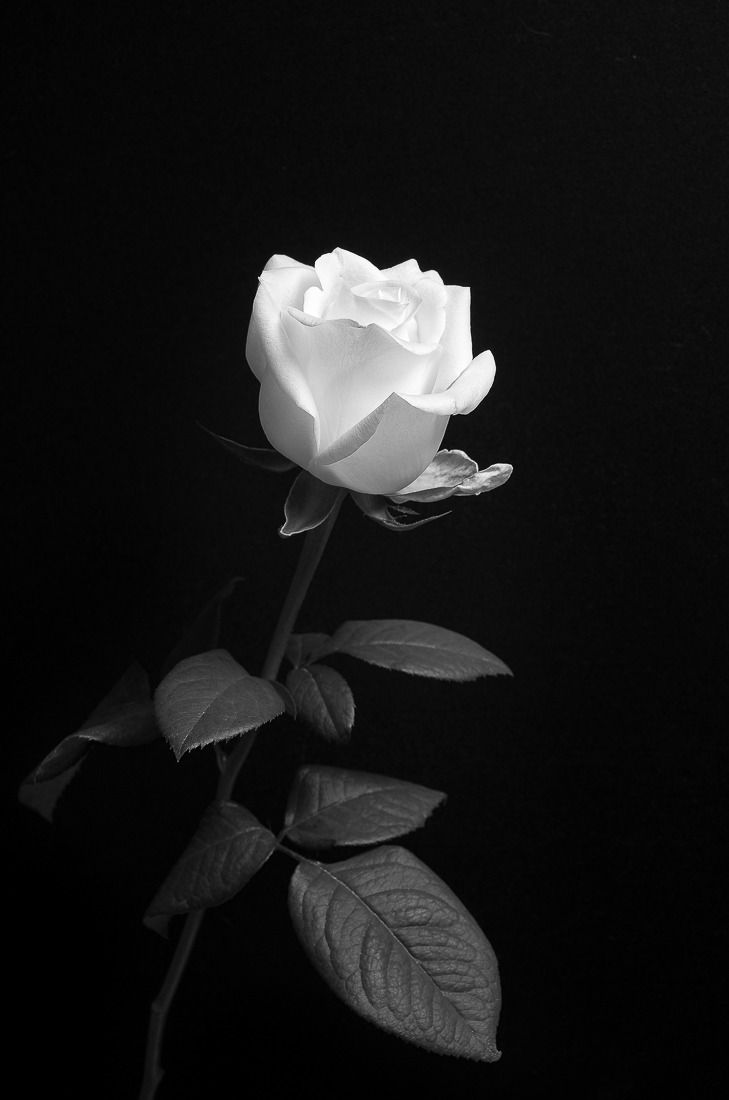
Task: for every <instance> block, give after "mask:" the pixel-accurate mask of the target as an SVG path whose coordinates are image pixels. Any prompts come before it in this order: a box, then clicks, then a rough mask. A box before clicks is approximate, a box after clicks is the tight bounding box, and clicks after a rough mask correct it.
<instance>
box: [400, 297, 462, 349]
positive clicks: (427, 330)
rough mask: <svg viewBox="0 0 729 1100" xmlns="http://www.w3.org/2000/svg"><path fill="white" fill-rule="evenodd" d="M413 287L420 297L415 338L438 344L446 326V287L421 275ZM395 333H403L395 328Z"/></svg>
mask: <svg viewBox="0 0 729 1100" xmlns="http://www.w3.org/2000/svg"><path fill="white" fill-rule="evenodd" d="M413 289H414V290H416V291H417V292H418V294H419V295H420V297H421V299H422V301H421V303H420V306H419V307H418V311H417V313H416V314H415V317H414V321H415V324H416V328H417V336H416V337H415V339H416V340H419V341H420V342H421V343H423V344H438V343H439V342H440V339H441V337H442V336H443V333H444V331H445V327H446V317H447V313H446V303H447V300H448V295H447V293H446V288H445V287H444V286H443V284H442V283H437V282H435V281H434V280H433V279H428V278H425V277H423V278H421V279H418V281H417V282H416V283H414V284H413ZM395 335H396V336H403V335H405V334H404V333H401V332H400V331H399V329H396V330H395ZM469 361H470V360H469Z"/></svg>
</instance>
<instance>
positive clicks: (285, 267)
mask: <svg viewBox="0 0 729 1100" xmlns="http://www.w3.org/2000/svg"><path fill="white" fill-rule="evenodd" d="M258 282H259V287H258V291H257V293H256V297H255V299H254V301H253V312H252V314H251V321H250V324H249V326H248V336H247V339H246V359H247V360H248V363H249V365H250V368H251V370H252V371H253V373H254V374H255V376H256V378H258V380H259V381H260V379H261V378H263V375H264V374H265V372H266V370H267V367H268V358H267V345H266V343H265V340H264V337H263V335H262V331H261V330H262V329H263V330H264V331H266V330H268V331H270V329H271V328H272V327H273V326H274V325H276V324H278V320H279V317H280V315H281V310H282V309H285V308H286V307H287V306H290V305H297V306H302V305H303V304H304V295H305V293H306V290H307V288H308V287H310V286H313V285H318V283H319V280H318V278H317V274H316V271H315V270H314V268H313V267H310V266H309V265H307V264H300V263H299V262H298V261H297V260H292V259H291V257H290V256H271V259H270V260H269V261H268V263H267V264H266V266H265V267H264V269H263V271H262V272H261V275H260V277H259V280H258ZM263 288H265V290H266V291H267V292H268V293H267V294H264V293H263V292H262V291H263Z"/></svg>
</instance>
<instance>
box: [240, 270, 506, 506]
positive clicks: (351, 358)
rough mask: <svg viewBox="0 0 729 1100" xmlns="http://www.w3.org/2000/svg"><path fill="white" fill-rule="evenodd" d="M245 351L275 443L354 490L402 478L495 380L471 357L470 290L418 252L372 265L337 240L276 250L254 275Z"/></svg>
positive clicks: (489, 362) (403, 482) (409, 477)
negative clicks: (312, 253) (315, 254)
mask: <svg viewBox="0 0 729 1100" xmlns="http://www.w3.org/2000/svg"><path fill="white" fill-rule="evenodd" d="M259 284H260V285H259V288H258V292H257V294H256V297H255V301H254V303H253V314H252V317H251V322H250V326H249V329H248V340H247V344H246V357H247V359H248V362H249V363H250V366H251V369H252V370H253V373H254V374H255V375H256V377H257V378H258V380H259V381H260V383H261V392H260V401H259V412H260V418H261V425H262V427H263V430H264V432H265V434H266V436H267V438H268V440H269V442H270V443H271V445H272V446H273V447H275V448H276V450H277V451H280V452H281V454H283V455H286V457H287V458H289V459H291V460H292V461H293V462H295V463H297V465H299V466H301V467H303V469H304V470H307V471H308V472H309V473H310V474H312V475H313V476H314V477H316V478H318V479H319V480H320V481H323V482H326V483H328V484H330V485H336V486H341V487H343V488H345V489H351V490H354V491H355V492H358V493H370V494H389V493H396V492H397V491H398V490H401V489H403V488H404V487H405V486H409V485H410V484H411V483H412V482H413V481H414V480H415V479H416V478H418V477H419V475H420V474H422V473H423V471H424V470H426V468H427V467H428V466H429V464H430V463H431V461H432V460H433V459H434V457H435V455H436V453H437V451H438V448H439V446H440V443H441V440H442V439H443V435H444V433H445V430H446V426H447V424H448V419H449V417H451V416H453V415H454V414H458V413H460V414H464V413H470V412H472V411H473V410H474V409H475V408H476V406H477V405H478V404H479V403H480V402H481V401H482V400H483V398H484V397H485V396H486V394H487V393H488V391H489V390H490V388H491V384H492V382H493V379H494V371H495V364H494V359H493V356H492V355H491V352H489V351H485V352H482V353H481V354H480V355H478V356H476V358H475V359H474V358H473V353H472V351H471V324H470V290H469V288H468V287H462V286H445V285H444V283H443V280H442V279H441V277H440V275H438V273H437V272H435V271H425V272H423V271H421V270H420V268H419V266H418V264H417V263H416V261H415V260H406V261H405V262H404V263H401V264H397V265H396V266H395V267H390V268H386V269H384V270H383V271H379V270H378V269H377V268H376V267H374V265H373V264H371V263H370V262H369V261H368V260H365V259H363V258H362V257H361V256H356V255H355V254H354V253H352V252H346V251H345V250H344V249H342V248H336V249H335V250H334V251H333V252H329V253H327V254H326V255H324V256H320V257H319V259H318V260H317V261H316V263H315V265H314V266H313V267H310V266H309V265H307V264H301V263H298V262H297V261H296V260H292V259H290V258H289V257H288V256H272V257H271V259H270V260H269V261H268V263H267V264H266V267H265V269H264V271H263V272H262V274H261V276H260V279H259Z"/></svg>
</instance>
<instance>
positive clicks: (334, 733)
mask: <svg viewBox="0 0 729 1100" xmlns="http://www.w3.org/2000/svg"><path fill="white" fill-rule="evenodd" d="M286 686H287V688H288V689H289V691H290V692H291V694H292V696H293V697H294V702H295V703H296V711H297V714H298V717H299V718H301V719H302V720H303V721H304V722H306V724H307V725H309V726H311V728H312V729H313V730H315V731H316V732H317V733H319V734H321V736H322V737H324V738H326V740H327V741H348V740H349V735H350V733H351V732H352V726H353V725H354V698H353V697H352V692H351V691H350V688H349V684H348V683H347V681H346V680H345V679H344V677H343V676H342V675H341V673H339V672H336V671H335V670H334V669H333V668H327V667H326V665H307V666H306V667H304V668H293V669H291V671H290V672H289V674H288V676H287V677H286Z"/></svg>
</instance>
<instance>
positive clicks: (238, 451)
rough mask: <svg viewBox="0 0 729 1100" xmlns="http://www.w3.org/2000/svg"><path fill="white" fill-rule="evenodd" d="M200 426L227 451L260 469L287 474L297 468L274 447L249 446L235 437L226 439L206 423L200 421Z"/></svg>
mask: <svg viewBox="0 0 729 1100" xmlns="http://www.w3.org/2000/svg"><path fill="white" fill-rule="evenodd" d="M198 426H199V427H200V428H202V430H203V431H204V432H207V434H208V435H209V436H212V438H213V439H214V440H215V441H216V442H217V443H219V444H220V446H221V447H224V448H225V450H226V451H229V452H230V453H231V454H233V455H235V457H236V458H237V459H240V461H241V462H245V463H246V465H247V466H257V467H258V468H259V469H260V470H267V471H268V472H269V473H273V474H285V473H286V472H287V471H288V470H294V469H296V463H295V462H292V461H291V459H290V458H286V456H285V455H282V454H279V452H278V451H275V450H274V449H273V447H247V446H246V445H245V444H244V443H236V441H235V440H234V439H226V437H225V436H224V435H218V434H217V432H212V431H211V430H210V428H206V427H205V425H204V424H200V423H199V422H198Z"/></svg>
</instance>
